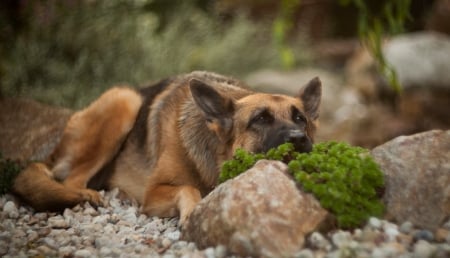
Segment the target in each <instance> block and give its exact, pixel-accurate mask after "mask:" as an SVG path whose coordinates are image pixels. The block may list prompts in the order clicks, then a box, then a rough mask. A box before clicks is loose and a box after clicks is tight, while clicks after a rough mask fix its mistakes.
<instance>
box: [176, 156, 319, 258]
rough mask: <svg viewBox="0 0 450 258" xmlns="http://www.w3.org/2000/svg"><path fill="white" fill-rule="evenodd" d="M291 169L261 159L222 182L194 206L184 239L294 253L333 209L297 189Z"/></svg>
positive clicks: (244, 251)
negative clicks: (329, 210)
mask: <svg viewBox="0 0 450 258" xmlns="http://www.w3.org/2000/svg"><path fill="white" fill-rule="evenodd" d="M287 170H288V168H287V166H286V165H285V164H283V163H282V162H279V161H267V160H261V161H259V162H257V163H256V165H255V166H254V167H253V168H251V169H250V170H248V171H246V172H245V173H243V174H241V175H239V176H237V177H236V178H234V179H231V180H228V181H226V182H225V183H223V184H221V185H219V186H218V187H217V188H216V189H215V190H214V191H212V192H211V193H210V194H209V195H208V196H206V197H205V198H204V199H203V200H202V201H201V202H200V203H199V205H197V207H196V208H195V209H194V211H193V213H192V214H191V216H190V218H189V220H188V222H187V224H186V225H185V226H184V227H183V231H182V237H183V238H184V239H186V240H188V241H194V242H196V244H197V245H198V247H199V248H206V247H208V246H217V245H224V246H227V247H228V248H229V251H231V252H232V253H235V254H238V255H241V256H252V257H289V256H293V255H294V254H295V253H297V252H299V251H300V250H301V249H302V247H303V245H304V238H305V235H306V234H308V233H309V232H312V231H314V230H315V229H317V227H318V226H319V225H320V224H321V223H322V222H323V221H324V219H325V218H326V217H327V214H328V212H327V211H326V210H324V209H323V208H322V207H321V206H320V204H319V202H318V201H317V200H316V199H315V198H314V197H313V196H312V195H310V194H307V193H304V192H302V191H301V190H299V189H298V188H297V186H296V184H295V182H294V181H293V180H292V179H291V178H290V177H289V175H287Z"/></svg>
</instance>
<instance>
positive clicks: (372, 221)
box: [369, 217, 381, 229]
mask: <svg viewBox="0 0 450 258" xmlns="http://www.w3.org/2000/svg"><path fill="white" fill-rule="evenodd" d="M369 226H370V227H371V228H373V229H379V228H381V221H380V220H379V219H378V218H375V217H371V218H370V219H369Z"/></svg>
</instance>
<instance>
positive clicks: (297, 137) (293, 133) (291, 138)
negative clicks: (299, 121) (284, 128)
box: [286, 130, 306, 142]
mask: <svg viewBox="0 0 450 258" xmlns="http://www.w3.org/2000/svg"><path fill="white" fill-rule="evenodd" d="M287 136H288V137H287V139H286V141H287V142H297V141H301V140H304V139H305V138H306V135H305V133H304V132H302V131H300V130H290V131H289V133H288V135H287Z"/></svg>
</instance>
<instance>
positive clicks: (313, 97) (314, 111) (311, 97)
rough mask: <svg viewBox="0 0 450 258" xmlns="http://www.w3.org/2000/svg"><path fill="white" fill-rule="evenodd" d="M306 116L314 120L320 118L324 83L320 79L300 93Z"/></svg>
mask: <svg viewBox="0 0 450 258" xmlns="http://www.w3.org/2000/svg"><path fill="white" fill-rule="evenodd" d="M299 97H300V99H301V100H302V102H303V107H304V109H305V112H306V114H308V116H309V117H310V118H311V119H312V120H316V119H317V118H319V107H320V99H321V97H322V83H321V82H320V80H319V77H315V78H314V79H312V80H311V81H309V82H308V83H307V84H306V85H305V86H304V87H303V88H302V89H301V90H300V93H299Z"/></svg>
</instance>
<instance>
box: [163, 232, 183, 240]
mask: <svg viewBox="0 0 450 258" xmlns="http://www.w3.org/2000/svg"><path fill="white" fill-rule="evenodd" d="M165 235H166V237H167V238H169V239H170V240H172V241H177V240H178V239H180V235H181V232H180V231H173V232H169V233H167V234H165Z"/></svg>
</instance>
